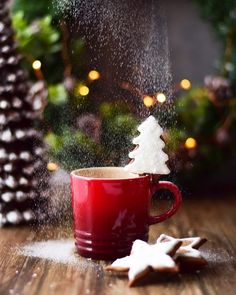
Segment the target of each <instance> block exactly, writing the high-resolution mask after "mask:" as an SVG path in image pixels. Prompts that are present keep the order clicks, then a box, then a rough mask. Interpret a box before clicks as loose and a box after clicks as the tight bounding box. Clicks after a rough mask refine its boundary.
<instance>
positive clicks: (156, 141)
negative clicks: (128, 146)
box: [124, 116, 170, 174]
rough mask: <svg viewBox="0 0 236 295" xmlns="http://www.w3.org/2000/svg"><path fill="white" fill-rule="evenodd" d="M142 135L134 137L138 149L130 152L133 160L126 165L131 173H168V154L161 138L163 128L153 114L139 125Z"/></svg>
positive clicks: (126, 168)
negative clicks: (164, 149)
mask: <svg viewBox="0 0 236 295" xmlns="http://www.w3.org/2000/svg"><path fill="white" fill-rule="evenodd" d="M138 131H139V132H140V135H139V136H138V137H135V138H134V139H133V144H135V145H137V147H136V149H135V150H133V151H132V152H130V153H129V157H130V158H131V159H132V161H131V162H130V163H129V164H128V165H126V166H125V167H124V169H125V170H126V171H128V172H131V173H137V174H144V173H148V174H168V173H170V170H169V168H168V167H167V165H166V162H167V161H168V155H167V154H166V153H165V152H163V150H162V149H163V148H164V147H165V143H164V141H163V140H162V139H161V135H162V133H163V129H162V128H161V127H160V125H159V124H158V122H157V120H156V119H155V118H154V117H153V116H149V117H148V118H147V119H146V120H145V121H144V122H143V123H142V124H141V125H139V127H138Z"/></svg>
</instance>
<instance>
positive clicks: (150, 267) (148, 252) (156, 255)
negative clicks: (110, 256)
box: [106, 240, 181, 286]
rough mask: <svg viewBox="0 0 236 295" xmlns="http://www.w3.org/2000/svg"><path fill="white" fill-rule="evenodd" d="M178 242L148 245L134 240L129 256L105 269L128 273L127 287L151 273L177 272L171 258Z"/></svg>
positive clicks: (178, 245)
mask: <svg viewBox="0 0 236 295" xmlns="http://www.w3.org/2000/svg"><path fill="white" fill-rule="evenodd" d="M180 245H181V242H180V241H176V240H175V241H168V242H164V243H156V244H153V245H149V244H148V243H146V242H144V241H141V240H136V241H134V243H133V247H132V250H131V254H130V256H126V257H123V258H120V259H117V260H115V261H114V262H113V263H112V264H111V265H109V266H107V267H106V269H107V270H110V271H124V272H127V271H128V277H129V286H133V285H134V284H135V283H136V282H137V281H138V280H139V279H141V278H142V277H144V276H145V275H146V274H148V273H149V272H151V271H154V272H178V267H177V265H176V263H175V261H174V260H173V259H172V258H171V255H174V253H175V252H176V250H177V249H178V248H179V247H180Z"/></svg>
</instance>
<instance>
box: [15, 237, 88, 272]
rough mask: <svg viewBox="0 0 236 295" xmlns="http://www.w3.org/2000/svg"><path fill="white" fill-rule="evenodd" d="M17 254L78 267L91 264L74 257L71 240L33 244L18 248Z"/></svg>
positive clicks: (73, 247)
mask: <svg viewBox="0 0 236 295" xmlns="http://www.w3.org/2000/svg"><path fill="white" fill-rule="evenodd" d="M19 254H20V255H23V256H28V257H37V258H41V259H46V260H50V261H52V262H56V263H62V264H69V265H75V266H79V267H88V266H89V265H90V266H91V264H93V262H92V261H89V260H86V259H84V258H81V257H79V256H77V255H76V253H75V245H74V241H73V240H48V241H40V242H35V243H32V244H28V245H25V246H23V247H21V248H19Z"/></svg>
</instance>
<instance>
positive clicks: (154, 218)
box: [149, 181, 182, 225]
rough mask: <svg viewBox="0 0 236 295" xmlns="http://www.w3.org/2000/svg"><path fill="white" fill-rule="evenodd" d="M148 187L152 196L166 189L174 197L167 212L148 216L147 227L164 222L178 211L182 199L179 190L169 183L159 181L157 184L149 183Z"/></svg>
mask: <svg viewBox="0 0 236 295" xmlns="http://www.w3.org/2000/svg"><path fill="white" fill-rule="evenodd" d="M150 185H151V193H152V195H153V194H154V193H155V192H157V191H159V190H161V189H166V190H169V191H170V192H171V193H172V195H173V197H174V203H173V205H172V207H171V208H170V209H169V210H168V211H166V212H165V213H163V214H161V215H158V216H149V225H152V224H155V223H158V222H161V221H164V220H166V219H167V218H170V217H171V216H172V215H174V214H175V213H176V211H177V210H178V209H179V206H180V204H181V201H182V197H181V192H180V190H179V188H178V187H177V186H176V185H175V184H173V183H172V182H170V181H159V182H158V183H150Z"/></svg>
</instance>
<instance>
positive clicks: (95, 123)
mask: <svg viewBox="0 0 236 295" xmlns="http://www.w3.org/2000/svg"><path fill="white" fill-rule="evenodd" d="M101 125H102V123H101V120H100V119H99V118H98V117H96V116H95V115H93V114H86V115H82V116H80V117H79V119H78V121H77V127H78V128H79V129H80V130H81V131H82V132H83V133H84V134H86V135H87V136H88V137H90V138H92V139H93V140H94V141H95V142H99V141H100V136H101Z"/></svg>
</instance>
